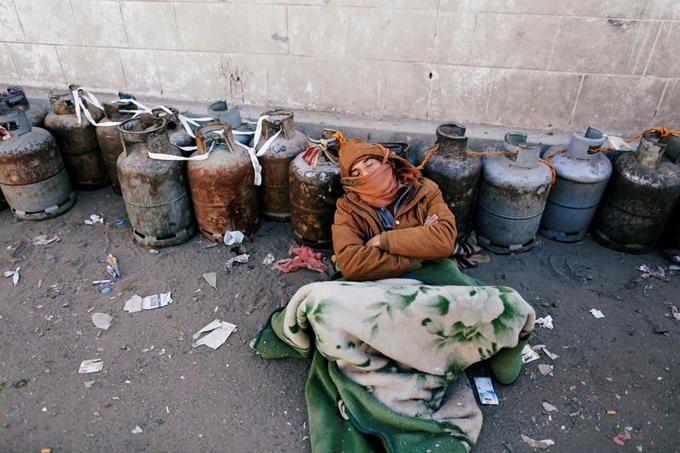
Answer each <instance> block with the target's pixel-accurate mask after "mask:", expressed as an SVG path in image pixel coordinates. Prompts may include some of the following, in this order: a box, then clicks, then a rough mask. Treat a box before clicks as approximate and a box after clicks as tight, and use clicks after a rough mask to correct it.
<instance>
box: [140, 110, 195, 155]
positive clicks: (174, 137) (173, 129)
mask: <svg viewBox="0 0 680 453" xmlns="http://www.w3.org/2000/svg"><path fill="white" fill-rule="evenodd" d="M151 114H152V115H153V116H155V117H157V118H164V119H165V121H166V124H167V129H168V137H169V138H170V143H172V144H173V145H174V146H176V147H177V148H178V149H179V150H180V152H181V153H182V156H184V157H189V156H191V154H192V153H193V152H194V151H195V149H194V146H196V139H195V138H194V137H192V136H191V135H189V133H188V132H187V130H186V128H185V127H184V124H182V122H181V121H180V119H179V110H177V109H176V108H175V107H165V108H161V107H156V108H154V109H153V110H152V111H151ZM183 148H189V149H183Z"/></svg>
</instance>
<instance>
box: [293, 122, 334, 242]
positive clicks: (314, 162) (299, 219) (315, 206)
mask: <svg viewBox="0 0 680 453" xmlns="http://www.w3.org/2000/svg"><path fill="white" fill-rule="evenodd" d="M336 132H337V131H335V130H331V129H324V130H323V131H322V132H321V139H320V140H314V139H312V138H309V143H308V144H309V147H308V148H307V150H306V151H305V152H304V153H301V154H298V156H297V157H295V159H293V161H292V162H291V163H290V172H289V178H290V217H291V222H292V224H293V236H294V237H295V240H296V241H297V242H298V243H299V244H302V245H308V246H313V247H320V248H330V247H331V246H332V235H331V225H333V218H334V216H335V202H336V201H337V200H338V198H339V197H340V196H342V193H343V191H342V186H341V185H340V166H339V158H338V150H339V147H338V140H337V139H336V138H331V136H332V135H333V134H334V133H336Z"/></svg>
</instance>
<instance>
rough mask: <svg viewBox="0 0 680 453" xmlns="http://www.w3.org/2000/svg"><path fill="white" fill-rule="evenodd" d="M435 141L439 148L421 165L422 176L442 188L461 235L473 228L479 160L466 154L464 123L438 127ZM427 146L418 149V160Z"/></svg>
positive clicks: (480, 167) (420, 160)
mask: <svg viewBox="0 0 680 453" xmlns="http://www.w3.org/2000/svg"><path fill="white" fill-rule="evenodd" d="M436 134H437V140H436V142H435V145H438V146H439V148H438V149H437V151H436V152H435V153H434V154H431V155H430V158H429V159H428V160H427V162H426V163H425V167H423V176H425V177H426V178H428V179H431V180H432V181H434V182H436V183H437V185H438V186H439V189H440V190H441V191H442V196H443V197H444V201H445V202H446V204H447V205H448V207H449V209H450V210H451V212H452V213H453V215H454V216H455V217H456V228H457V229H458V232H459V234H460V235H463V234H464V233H466V232H468V231H470V230H471V229H472V220H473V211H474V207H475V195H476V193H477V184H478V182H479V175H480V174H481V173H482V160H481V159H480V157H479V156H475V155H470V154H467V153H466V151H467V141H468V139H467V137H466V136H465V126H463V125H460V124H454V123H446V124H441V125H439V126H438V127H437V132H436ZM427 151H428V149H423V150H421V152H419V153H418V157H417V158H416V160H417V161H418V164H420V163H421V162H422V161H423V159H424V158H425V155H426V153H427Z"/></svg>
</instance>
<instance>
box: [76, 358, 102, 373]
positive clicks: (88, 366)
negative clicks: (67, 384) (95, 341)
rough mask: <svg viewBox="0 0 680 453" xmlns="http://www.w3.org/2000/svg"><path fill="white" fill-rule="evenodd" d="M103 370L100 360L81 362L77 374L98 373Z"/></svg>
mask: <svg viewBox="0 0 680 453" xmlns="http://www.w3.org/2000/svg"><path fill="white" fill-rule="evenodd" d="M102 368H104V363H103V362H102V359H88V360H83V361H82V362H81V364H80V368H78V374H88V373H98V372H100V371H101V370H102Z"/></svg>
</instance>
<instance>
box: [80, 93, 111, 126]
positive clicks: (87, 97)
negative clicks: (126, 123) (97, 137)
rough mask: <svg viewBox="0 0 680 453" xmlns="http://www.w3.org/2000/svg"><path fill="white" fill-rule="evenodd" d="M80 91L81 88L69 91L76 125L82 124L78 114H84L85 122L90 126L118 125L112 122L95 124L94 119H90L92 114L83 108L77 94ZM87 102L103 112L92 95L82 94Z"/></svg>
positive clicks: (83, 105)
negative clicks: (76, 119)
mask: <svg viewBox="0 0 680 453" xmlns="http://www.w3.org/2000/svg"><path fill="white" fill-rule="evenodd" d="M81 90H82V88H78V89H76V90H73V91H71V94H72V95H73V103H74V104H75V106H76V118H78V124H82V116H81V115H80V112H81V111H82V113H84V114H85V117H86V118H87V120H88V121H89V122H90V124H92V125H93V126H118V125H119V124H120V123H119V122H114V121H103V122H101V123H97V122H96V121H95V120H94V118H92V114H91V113H90V111H89V110H88V109H87V107H85V104H84V103H83V100H82V99H81V96H80V94H79V92H80V91H81ZM82 97H84V98H85V99H86V100H87V101H88V102H90V103H92V104H93V105H94V106H95V107H97V108H99V109H101V110H103V109H104V108H103V107H102V105H101V104H100V103H99V101H98V100H97V98H96V97H95V96H94V95H93V94H92V93H87V92H86V93H84V94H83V96H82Z"/></svg>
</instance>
